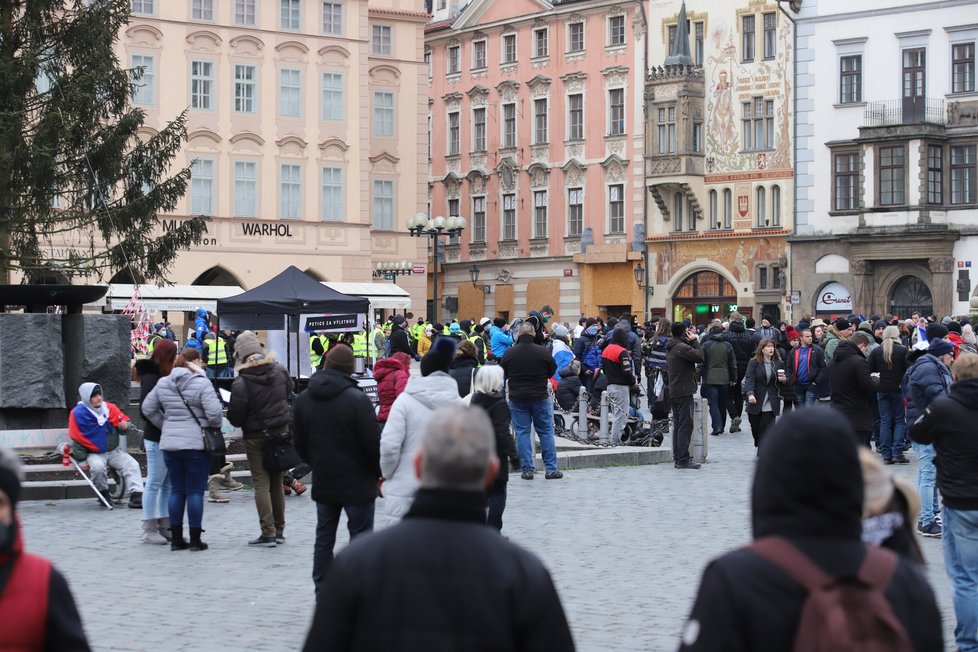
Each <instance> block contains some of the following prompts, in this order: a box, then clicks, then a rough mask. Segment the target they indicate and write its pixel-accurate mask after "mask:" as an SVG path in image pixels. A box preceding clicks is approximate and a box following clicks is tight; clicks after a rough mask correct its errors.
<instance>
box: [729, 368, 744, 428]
mask: <svg viewBox="0 0 978 652" xmlns="http://www.w3.org/2000/svg"><path fill="white" fill-rule="evenodd" d="M745 375H747V369H740V368H739V367H738V368H737V384H736V385H733V386H732V387H731V388H730V394H729V396H730V401H729V402H728V403H727V414H729V415H730V418H731V419H740V418H741V417H743V416H744V392H743V389H741V387H740V383H742V382H743V380H744V376H745Z"/></svg>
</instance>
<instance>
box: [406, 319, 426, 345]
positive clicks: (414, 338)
mask: <svg viewBox="0 0 978 652" xmlns="http://www.w3.org/2000/svg"><path fill="white" fill-rule="evenodd" d="M425 326H426V324H425V321H424V317H418V323H417V324H414V325H413V326H411V328H410V329H408V335H409V337H410V340H411V350H412V351H414V352H415V353H417V352H418V342H420V341H421V338H422V337H424V329H425Z"/></svg>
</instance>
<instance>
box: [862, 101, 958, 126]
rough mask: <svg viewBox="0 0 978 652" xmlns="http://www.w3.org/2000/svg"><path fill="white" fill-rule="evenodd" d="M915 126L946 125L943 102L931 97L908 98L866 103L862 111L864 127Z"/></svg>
mask: <svg viewBox="0 0 978 652" xmlns="http://www.w3.org/2000/svg"><path fill="white" fill-rule="evenodd" d="M916 124H935V125H944V124H947V111H946V110H945V108H944V100H943V99H938V98H932V97H915V98H909V97H908V98H903V99H900V100H887V101H885V102H867V103H866V108H865V110H864V111H863V126H864V127H897V126H900V125H916Z"/></svg>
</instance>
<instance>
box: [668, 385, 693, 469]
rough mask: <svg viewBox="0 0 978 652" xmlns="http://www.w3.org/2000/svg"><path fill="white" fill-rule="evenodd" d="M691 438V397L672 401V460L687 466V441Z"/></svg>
mask: <svg viewBox="0 0 978 652" xmlns="http://www.w3.org/2000/svg"><path fill="white" fill-rule="evenodd" d="M692 437H693V397H692V396H682V397H680V398H674V399H672V459H673V461H674V462H675V463H676V464H689V440H690V439H691V438H692Z"/></svg>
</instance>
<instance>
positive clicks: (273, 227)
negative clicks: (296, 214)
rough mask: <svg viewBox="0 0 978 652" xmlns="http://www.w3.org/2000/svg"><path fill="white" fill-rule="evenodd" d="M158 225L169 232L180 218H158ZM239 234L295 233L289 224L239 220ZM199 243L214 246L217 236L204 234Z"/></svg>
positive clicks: (175, 228)
mask: <svg viewBox="0 0 978 652" xmlns="http://www.w3.org/2000/svg"><path fill="white" fill-rule="evenodd" d="M160 225H161V226H162V227H163V233H171V232H173V231H176V230H177V229H178V228H180V225H181V221H180V220H160ZM240 225H241V234H242V235H246V236H249V237H252V238H260V237H264V236H275V237H276V238H292V237H295V234H294V233H292V225H291V224H278V223H275V222H241V223H240ZM200 244H202V245H206V246H216V245H217V238H215V237H213V236H210V234H209V233H208V235H205V236H204V238H203V239H202V240H201V242H200Z"/></svg>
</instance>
